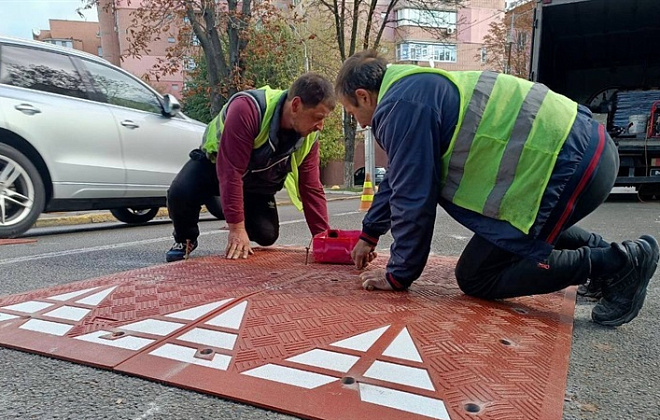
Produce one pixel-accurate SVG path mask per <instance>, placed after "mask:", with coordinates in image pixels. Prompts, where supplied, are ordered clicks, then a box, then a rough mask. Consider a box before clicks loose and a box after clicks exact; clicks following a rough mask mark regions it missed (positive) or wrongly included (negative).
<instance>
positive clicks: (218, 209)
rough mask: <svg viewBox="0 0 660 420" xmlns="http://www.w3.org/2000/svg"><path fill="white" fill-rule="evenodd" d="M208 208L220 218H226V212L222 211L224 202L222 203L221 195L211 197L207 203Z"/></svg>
mask: <svg viewBox="0 0 660 420" xmlns="http://www.w3.org/2000/svg"><path fill="white" fill-rule="evenodd" d="M204 205H205V206H206V210H208V211H209V213H211V214H212V215H213V217H215V218H216V219H218V220H225V213H224V212H223V211H222V204H220V197H219V196H215V197H211V199H210V200H208V201H207V202H206V203H205V204H204Z"/></svg>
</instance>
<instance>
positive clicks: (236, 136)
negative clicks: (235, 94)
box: [216, 97, 329, 235]
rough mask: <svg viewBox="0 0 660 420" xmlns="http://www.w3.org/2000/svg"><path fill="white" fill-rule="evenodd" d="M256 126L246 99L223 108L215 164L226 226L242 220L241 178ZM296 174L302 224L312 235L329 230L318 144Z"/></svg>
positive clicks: (254, 110) (256, 114)
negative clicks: (223, 120)
mask: <svg viewBox="0 0 660 420" xmlns="http://www.w3.org/2000/svg"><path fill="white" fill-rule="evenodd" d="M260 123H261V121H260V120H259V111H258V110H257V107H256V105H255V104H254V102H253V101H252V100H251V99H249V98H245V97H239V98H236V99H234V100H233V101H232V102H231V104H230V105H229V107H228V108H227V117H226V118H225V126H224V130H223V132H222V138H221V140H220V147H219V150H218V157H217V160H216V171H217V174H218V181H219V183H220V191H221V195H220V199H221V202H222V210H223V212H224V214H225V218H226V220H227V223H240V222H243V221H244V220H245V213H244V211H243V174H244V173H245V172H246V171H247V168H248V163H249V162H250V155H251V153H252V149H253V146H254V139H255V138H257V135H258V134H259V127H260ZM298 171H299V172H298V176H299V181H298V185H299V191H300V198H301V200H302V203H303V212H304V213H305V220H306V221H307V226H309V231H310V232H311V233H312V235H316V234H317V233H320V232H323V231H324V230H326V229H329V223H328V209H327V206H326V200H325V193H324V192H323V185H322V184H321V178H320V169H319V144H318V142H316V143H315V144H314V145H313V146H312V149H311V150H310V152H309V154H308V155H307V156H306V157H305V160H304V161H303V162H302V164H301V165H300V166H299V167H298Z"/></svg>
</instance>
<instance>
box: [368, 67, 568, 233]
mask: <svg viewBox="0 0 660 420" xmlns="http://www.w3.org/2000/svg"><path fill="white" fill-rule="evenodd" d="M388 73H391V74H389V75H388ZM416 73H438V74H441V75H443V76H445V77H446V78H448V79H449V80H450V81H451V82H453V83H454V84H455V85H456V86H457V87H458V90H459V92H460V96H461V111H460V114H459V119H458V123H457V126H456V131H455V132H454V135H453V137H452V140H451V143H450V145H449V147H448V149H447V151H446V153H445V154H444V155H443V157H442V160H443V165H442V182H443V185H442V189H441V191H440V194H441V196H442V197H443V198H445V199H447V200H449V201H451V202H452V203H454V204H456V205H458V206H460V207H463V208H466V209H468V210H472V211H475V212H477V213H480V214H483V215H485V216H488V217H492V218H495V219H498V220H506V221H508V222H509V223H511V224H512V225H513V226H515V227H516V228H518V229H519V230H521V231H522V232H524V233H529V229H530V228H531V226H532V225H533V223H534V220H535V219H536V215H537V213H538V210H539V207H540V203H541V199H542V196H543V193H544V191H545V187H546V186H547V183H548V181H549V179H550V176H551V175H552V170H553V168H554V164H555V162H556V159H557V155H558V153H559V150H560V149H561V147H562V146H563V144H564V141H565V140H566V138H567V137H568V133H569V131H570V129H571V127H572V125H573V122H574V120H575V117H576V115H577V104H576V103H575V102H573V101H571V100H570V99H568V98H566V97H564V96H561V95H558V94H556V93H554V92H552V91H550V90H549V89H548V88H547V87H545V86H544V85H541V84H536V83H532V82H529V81H527V80H522V79H518V78H515V77H513V76H510V75H503V74H497V73H493V72H444V71H442V70H439V69H429V68H420V67H416V66H397V65H392V66H390V67H389V68H388V70H387V72H386V75H385V78H384V80H383V87H381V91H380V92H379V99H380V98H381V97H382V96H383V94H384V93H385V91H386V90H387V89H388V88H389V86H390V85H391V84H392V83H393V82H394V81H396V80H398V79H400V78H402V77H405V76H408V75H411V74H416ZM388 76H389V77H388ZM383 89H385V90H383Z"/></svg>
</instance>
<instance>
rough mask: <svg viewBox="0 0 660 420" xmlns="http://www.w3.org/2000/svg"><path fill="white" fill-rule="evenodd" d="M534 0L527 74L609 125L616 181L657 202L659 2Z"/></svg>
mask: <svg viewBox="0 0 660 420" xmlns="http://www.w3.org/2000/svg"><path fill="white" fill-rule="evenodd" d="M534 1H535V2H536V5H535V16H534V29H533V44H532V60H531V61H532V62H531V73H530V79H531V80H534V81H538V82H541V83H543V84H545V85H547V86H548V87H549V88H550V89H552V90H554V91H556V92H559V93H561V94H564V95H566V96H568V97H570V98H571V99H573V100H575V101H577V102H579V103H581V104H584V105H586V106H588V107H589V108H590V109H591V110H592V112H594V116H595V118H598V119H600V120H601V121H602V122H603V123H605V124H606V127H607V130H608V132H609V133H610V135H611V136H612V138H613V139H614V141H615V143H617V146H618V150H619V156H620V160H621V167H620V170H619V174H618V177H617V180H616V185H617V186H628V187H635V188H636V190H637V192H638V194H639V197H640V198H641V199H643V200H650V199H660V0H534Z"/></svg>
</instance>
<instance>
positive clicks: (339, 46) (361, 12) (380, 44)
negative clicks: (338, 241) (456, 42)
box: [301, 0, 465, 187]
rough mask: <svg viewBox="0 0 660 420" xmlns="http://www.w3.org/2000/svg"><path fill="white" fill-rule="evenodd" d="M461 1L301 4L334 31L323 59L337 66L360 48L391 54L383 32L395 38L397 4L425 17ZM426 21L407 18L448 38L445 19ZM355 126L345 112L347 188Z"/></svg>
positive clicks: (313, 0) (316, 0)
mask: <svg viewBox="0 0 660 420" xmlns="http://www.w3.org/2000/svg"><path fill="white" fill-rule="evenodd" d="M464 2H465V0H406V1H405V2H404V1H402V0H389V1H383V0H350V1H347V0H308V2H306V3H303V5H302V6H301V7H303V8H305V9H306V10H307V16H320V17H321V18H320V19H318V18H316V19H318V21H317V23H316V29H315V30H316V31H318V32H331V33H332V34H333V42H334V43H335V46H336V49H335V54H334V55H332V56H326V57H324V59H325V60H332V59H336V60H337V67H339V66H340V65H341V63H343V62H344V61H345V60H346V59H347V58H348V57H350V56H351V55H353V54H354V53H356V52H357V51H358V50H362V49H376V50H378V51H379V52H381V53H384V54H386V55H389V56H390V57H393V56H394V51H393V45H392V44H391V43H390V42H388V41H385V38H384V35H385V32H386V31H387V30H391V31H392V32H394V34H395V35H394V36H395V38H396V37H397V30H398V27H397V21H396V13H395V12H394V11H395V10H396V9H397V8H400V7H398V6H404V5H405V7H406V8H409V9H415V10H419V11H422V12H429V13H420V14H419V16H420V19H426V17H428V16H430V15H433V16H437V14H435V15H434V14H433V13H434V12H436V11H443V10H457V8H459V7H461V5H462V4H463V3H464ZM439 19H442V18H439ZM315 21H316V20H315ZM428 23H429V22H426V21H424V22H422V21H419V22H415V18H412V19H409V24H410V25H417V26H418V27H419V28H421V29H422V30H424V31H425V32H427V33H428V34H430V35H432V38H434V39H437V40H444V39H445V38H446V37H447V35H446V31H444V30H443V29H441V26H443V25H442V24H443V23H445V24H447V23H448V22H439V21H435V22H433V23H434V25H429V24H428ZM453 24H456V22H453ZM356 129H357V124H356V122H355V119H353V118H352V117H351V116H350V115H348V114H345V115H344V117H343V131H344V138H345V149H346V153H345V156H344V180H345V183H346V185H347V186H349V187H350V186H353V170H354V168H353V159H354V157H355V136H356V131H357V130H356Z"/></svg>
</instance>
